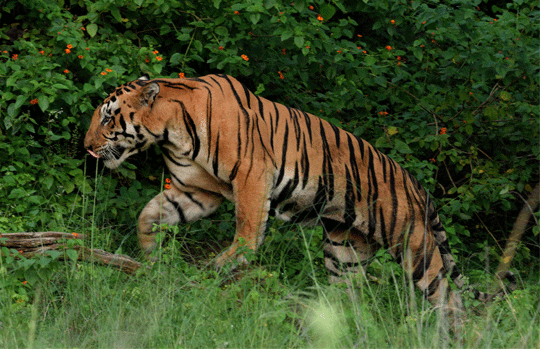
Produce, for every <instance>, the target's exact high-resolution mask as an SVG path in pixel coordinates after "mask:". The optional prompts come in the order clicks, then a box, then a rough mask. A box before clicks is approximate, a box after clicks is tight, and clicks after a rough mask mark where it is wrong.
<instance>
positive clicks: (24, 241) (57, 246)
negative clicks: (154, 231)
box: [0, 231, 143, 274]
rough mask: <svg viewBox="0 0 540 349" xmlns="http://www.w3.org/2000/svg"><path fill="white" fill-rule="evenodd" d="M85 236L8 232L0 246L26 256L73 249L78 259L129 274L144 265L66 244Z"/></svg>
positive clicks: (62, 257)
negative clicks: (68, 241) (67, 241)
mask: <svg viewBox="0 0 540 349" xmlns="http://www.w3.org/2000/svg"><path fill="white" fill-rule="evenodd" d="M85 237H86V236H85V235H83V234H77V233H72V234H69V233H61V232H55V231H47V232H25V233H7V234H1V235H0V238H2V239H1V240H0V247H7V248H10V249H15V250H17V251H18V252H19V254H20V255H21V256H23V257H26V258H30V257H34V256H37V255H43V254H45V252H47V251H60V252H63V251H66V250H67V249H71V250H75V251H77V259H78V260H80V261H89V262H97V263H101V264H104V265H109V266H112V267H113V268H115V269H118V270H120V271H123V272H124V273H127V274H135V272H136V271H137V270H138V269H139V268H141V267H142V266H143V265H142V264H141V263H139V262H137V261H136V260H134V259H133V258H131V257H129V256H126V255H122V254H114V253H110V252H107V251H104V250H100V249H95V248H93V249H92V248H88V247H85V246H82V245H80V244H75V245H74V246H69V247H68V246H66V240H84V238H85ZM59 259H61V260H66V259H69V258H68V257H67V256H66V255H65V254H62V256H60V257H59Z"/></svg>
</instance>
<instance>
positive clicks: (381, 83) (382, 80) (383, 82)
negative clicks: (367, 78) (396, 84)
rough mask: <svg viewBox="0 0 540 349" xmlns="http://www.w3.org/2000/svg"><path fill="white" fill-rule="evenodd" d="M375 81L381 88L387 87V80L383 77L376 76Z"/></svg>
mask: <svg viewBox="0 0 540 349" xmlns="http://www.w3.org/2000/svg"><path fill="white" fill-rule="evenodd" d="M373 81H374V82H375V83H376V84H377V85H379V86H382V87H386V79H385V78H384V77H383V76H376V77H374V78H373Z"/></svg>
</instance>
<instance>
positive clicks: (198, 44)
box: [193, 40, 203, 52]
mask: <svg viewBox="0 0 540 349" xmlns="http://www.w3.org/2000/svg"><path fill="white" fill-rule="evenodd" d="M193 46H195V49H196V50H197V51H198V52H202V50H203V45H202V43H201V42H200V41H199V40H194V41H193Z"/></svg>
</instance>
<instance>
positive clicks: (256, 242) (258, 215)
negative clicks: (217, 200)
mask: <svg viewBox="0 0 540 349" xmlns="http://www.w3.org/2000/svg"><path fill="white" fill-rule="evenodd" d="M267 177H268V173H261V175H260V176H251V177H248V178H247V179H242V180H240V181H238V182H240V183H241V184H238V183H233V187H234V201H235V204H236V233H235V235H234V240H233V243H232V244H231V246H230V247H229V248H228V249H226V250H225V251H223V252H222V253H221V254H220V255H219V256H218V257H217V259H216V267H217V268H222V267H223V266H224V265H225V264H226V263H228V262H234V261H235V260H236V261H237V262H239V263H240V264H247V263H248V261H247V259H246V258H245V256H244V255H243V253H241V252H238V251H237V250H238V248H240V247H247V248H249V249H250V250H252V251H256V250H257V248H258V247H259V246H260V245H261V244H262V242H263V240H264V232H265V230H266V223H267V220H268V211H269V210H270V191H271V185H270V183H271V182H270V180H269V179H268V178H267Z"/></svg>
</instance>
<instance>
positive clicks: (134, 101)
mask: <svg viewBox="0 0 540 349" xmlns="http://www.w3.org/2000/svg"><path fill="white" fill-rule="evenodd" d="M159 90H160V88H159V84H158V83H157V82H152V81H149V78H148V76H143V77H141V78H139V79H137V80H135V81H132V82H130V83H127V84H125V85H122V86H120V87H118V88H117V89H116V90H115V91H114V92H113V93H111V94H110V95H109V96H108V97H107V98H106V99H105V100H104V101H103V103H102V104H101V105H100V106H99V107H98V108H97V109H96V110H95V111H94V115H93V117H92V122H91V124H90V128H89V129H88V132H87V133H86V137H85V139H84V147H85V148H86V149H87V150H88V152H89V153H90V155H92V156H93V157H95V158H101V159H103V161H104V163H105V166H107V167H109V168H112V169H114V168H117V167H118V166H120V164H122V162H124V160H125V159H127V158H128V157H129V156H131V155H133V154H136V153H139V152H141V151H144V150H146V149H148V147H150V145H151V144H153V143H155V142H156V141H157V140H159V134H156V133H155V132H158V131H155V130H154V132H152V131H153V130H152V129H153V128H152V127H149V126H148V120H149V119H151V118H149V117H148V116H149V114H150V113H151V111H152V107H153V104H154V102H155V100H156V97H157V95H158V94H159Z"/></svg>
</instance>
